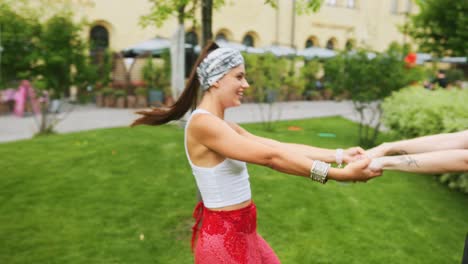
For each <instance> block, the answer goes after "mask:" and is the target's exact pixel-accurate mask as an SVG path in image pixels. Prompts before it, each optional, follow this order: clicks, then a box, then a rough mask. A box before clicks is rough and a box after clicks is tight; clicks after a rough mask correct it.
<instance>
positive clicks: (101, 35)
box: [89, 25, 109, 51]
mask: <svg viewBox="0 0 468 264" xmlns="http://www.w3.org/2000/svg"><path fill="white" fill-rule="evenodd" d="M89 39H90V44H91V50H92V51H102V50H105V49H107V48H108V47H109V32H108V31H107V29H106V28H105V27H103V26H101V25H97V26H94V27H92V28H91V31H90V33H89Z"/></svg>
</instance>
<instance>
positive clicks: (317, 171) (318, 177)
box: [310, 160, 330, 184]
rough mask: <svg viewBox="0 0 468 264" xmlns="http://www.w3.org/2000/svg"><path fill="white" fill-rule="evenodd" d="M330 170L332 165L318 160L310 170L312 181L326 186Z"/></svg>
mask: <svg viewBox="0 0 468 264" xmlns="http://www.w3.org/2000/svg"><path fill="white" fill-rule="evenodd" d="M329 169H330V164H328V163H326V162H323V161H319V160H316V161H314V163H313V164H312V168H311V169H310V179H311V180H314V181H317V182H320V183H322V184H325V183H326V182H327V180H328V179H327V175H328V170H329Z"/></svg>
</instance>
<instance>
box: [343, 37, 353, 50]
mask: <svg viewBox="0 0 468 264" xmlns="http://www.w3.org/2000/svg"><path fill="white" fill-rule="evenodd" d="M345 48H346V50H352V49H353V48H354V41H353V40H351V39H350V40H348V41H346V44H345Z"/></svg>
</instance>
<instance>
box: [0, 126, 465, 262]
mask: <svg viewBox="0 0 468 264" xmlns="http://www.w3.org/2000/svg"><path fill="white" fill-rule="evenodd" d="M289 126H299V127H300V128H302V130H299V131H289V130H288V127H289ZM244 127H245V128H247V129H248V130H249V131H251V132H253V133H255V134H259V135H263V136H267V137H272V138H276V139H279V140H284V141H289V142H299V143H307V144H312V145H316V146H322V147H329V148H335V147H338V146H341V147H348V146H352V145H354V143H355V142H356V137H357V136H356V130H357V129H356V125H355V124H354V123H352V122H349V121H347V120H344V119H341V118H324V119H312V120H301V121H289V122H280V123H278V124H277V126H276V128H277V129H276V131H275V132H265V131H262V130H261V129H260V128H261V126H260V125H258V124H253V125H245V126H244ZM321 132H325V133H335V134H336V137H335V138H323V137H319V136H318V133H321ZM0 157H1V159H0V263H12V264H13V263H191V262H192V255H191V252H190V246H189V245H190V236H191V233H190V231H191V229H190V227H191V225H192V219H191V214H192V210H193V207H194V205H195V203H196V202H195V183H194V179H193V176H192V175H191V172H190V168H189V166H188V164H187V162H186V159H185V153H184V148H183V130H182V129H179V128H177V127H175V126H171V125H167V126H162V127H137V128H133V129H129V128H116V129H105V130H94V131H88V132H81V133H73V134H65V135H54V136H50V137H42V138H37V139H34V140H26V141H20V142H14V143H7V144H1V145H0ZM249 170H250V175H251V183H252V191H253V198H254V200H255V202H256V204H257V207H258V222H259V227H258V228H259V232H260V234H262V235H263V236H264V237H265V239H266V240H267V241H268V242H269V243H270V245H271V246H272V247H273V248H274V249H275V251H276V252H277V254H278V255H279V257H280V259H281V261H282V263H460V262H461V258H462V253H463V243H464V238H465V235H466V233H467V232H468V196H466V195H463V194H461V193H457V192H454V191H451V190H449V189H447V188H446V187H445V186H443V185H441V184H439V183H438V182H436V181H434V180H433V177H432V176H427V175H416V174H406V173H389V172H386V173H385V174H384V176H383V177H380V178H378V179H376V180H373V181H370V182H368V183H366V184H348V185H344V184H339V183H334V182H330V183H327V184H326V185H320V184H317V183H314V182H311V181H310V180H307V179H304V178H301V177H294V176H289V175H284V174H281V173H277V172H275V171H272V170H270V169H268V168H263V167H260V166H254V165H249ZM142 235H143V236H144V238H143V239H141V236H142Z"/></svg>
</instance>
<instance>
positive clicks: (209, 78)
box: [197, 48, 244, 90]
mask: <svg viewBox="0 0 468 264" xmlns="http://www.w3.org/2000/svg"><path fill="white" fill-rule="evenodd" d="M241 64H244V58H243V57H242V55H241V53H240V52H239V51H238V50H235V49H231V48H217V49H215V50H214V51H212V52H211V53H210V54H208V56H206V58H205V59H203V61H202V62H201V63H200V65H199V66H198V67H197V75H198V80H199V81H200V85H201V87H202V89H203V90H207V89H208V88H210V87H211V86H212V85H213V83H215V82H216V81H218V80H219V79H221V78H222V77H223V76H224V75H225V74H226V73H228V72H229V71H230V70H231V69H232V68H235V67H237V66H239V65H241Z"/></svg>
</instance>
